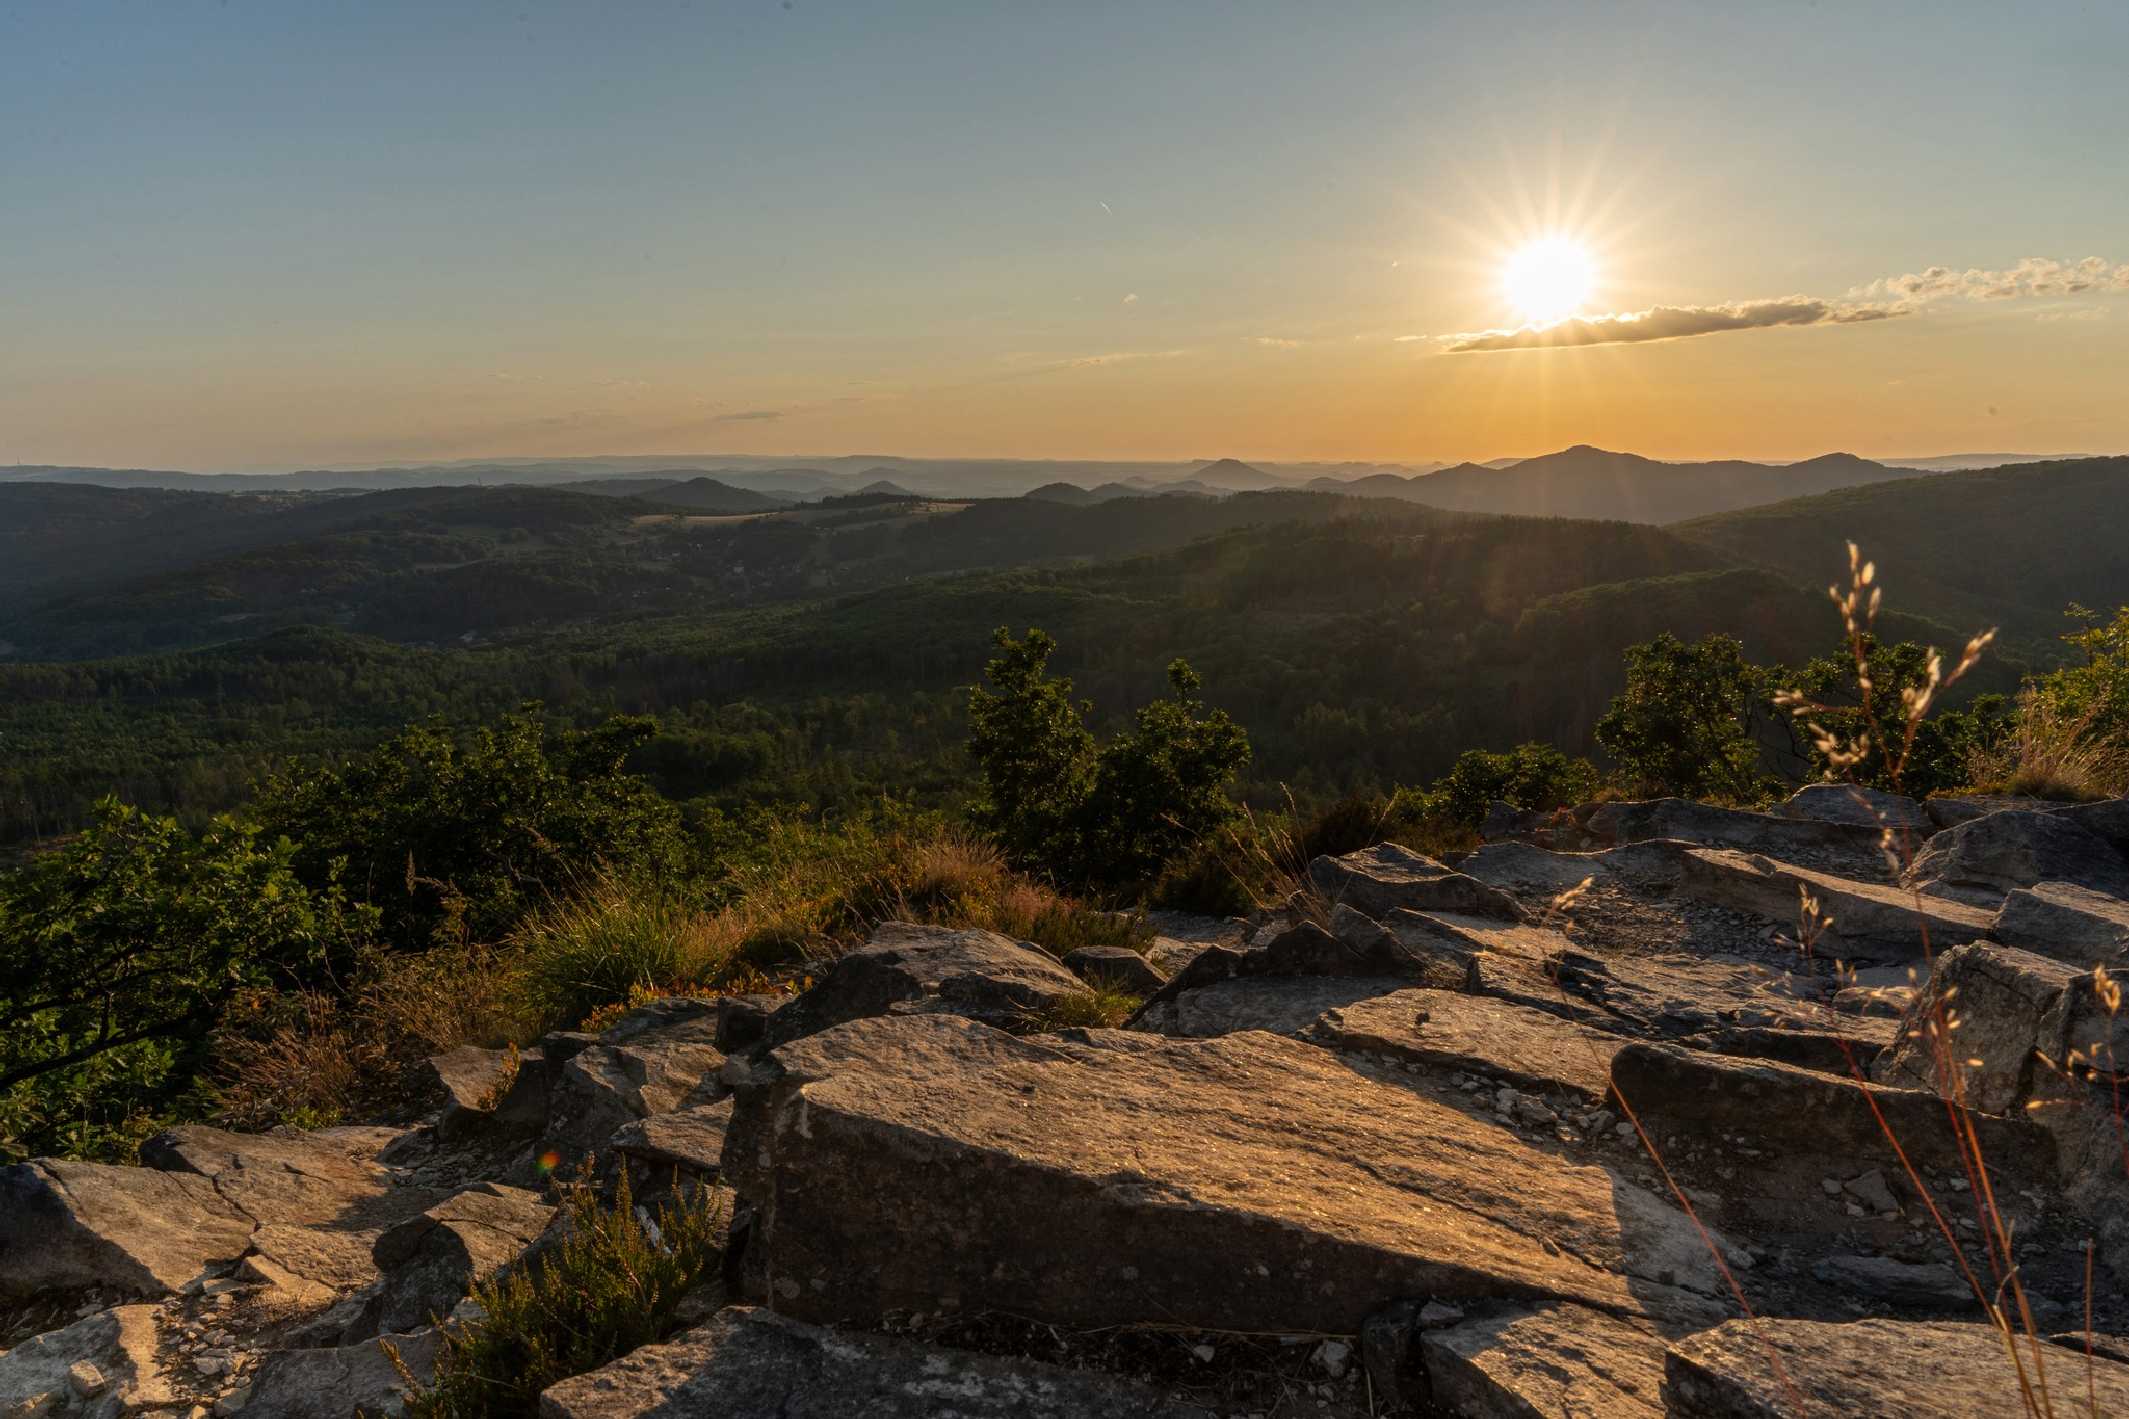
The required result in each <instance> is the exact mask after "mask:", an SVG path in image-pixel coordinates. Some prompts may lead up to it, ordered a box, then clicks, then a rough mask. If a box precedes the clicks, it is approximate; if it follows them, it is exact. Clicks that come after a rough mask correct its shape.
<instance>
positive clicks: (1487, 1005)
mask: <svg viewBox="0 0 2129 1419" xmlns="http://www.w3.org/2000/svg"><path fill="white" fill-rule="evenodd" d="M1310 1038H1312V1039H1315V1040H1318V1041H1320V1042H1322V1043H1323V1044H1326V1045H1328V1046H1330V1047H1331V1048H1333V1049H1339V1050H1353V1051H1367V1052H1371V1053H1376V1054H1382V1055H1388V1056H1390V1057H1391V1058H1394V1059H1397V1060H1401V1061H1407V1062H1410V1063H1414V1064H1419V1065H1423V1066H1425V1067H1427V1068H1429V1069H1438V1070H1449V1071H1460V1072H1468V1073H1472V1074H1479V1075H1484V1076H1485V1077H1487V1078H1489V1079H1497V1080H1499V1081H1501V1082H1502V1083H1504V1084H1507V1085H1511V1086H1513V1087H1514V1088H1516V1089H1521V1090H1528V1091H1532V1092H1535V1093H1539V1094H1545V1095H1559V1096H1569V1097H1572V1098H1573V1099H1574V1100H1576V1101H1577V1102H1580V1103H1582V1104H1584V1105H1589V1104H1596V1103H1601V1102H1602V1101H1603V1099H1604V1096H1605V1094H1606V1093H1608V1092H1609V1090H1610V1087H1611V1058H1612V1055H1613V1054H1615V1053H1616V1052H1617V1051H1618V1050H1619V1048H1620V1047H1621V1046H1622V1045H1624V1044H1625V1043H1626V1041H1625V1039H1624V1038H1622V1037H1620V1036H1618V1035H1611V1034H1606V1033H1604V1032H1602V1031H1599V1030H1595V1029H1591V1028H1589V1027H1586V1026H1582V1025H1577V1024H1575V1023H1573V1022H1571V1021H1568V1020H1563V1019H1561V1018H1560V1017H1559V1016H1557V1015H1550V1014H1547V1013H1545V1012H1543V1011H1539V1010H1530V1009H1526V1008H1524V1007H1522V1006H1519V1005H1514V1004H1511V1003H1509V1002H1507V1001H1503V1000H1488V999H1485V998H1484V997H1481V996H1476V995H1459V994H1457V993H1455V992H1453V991H1445V990H1399V991H1394V992H1392V993H1390V994H1388V995H1378V996H1374V997H1372V998H1370V999H1367V1000H1363V1001H1359V1002H1357V1003H1355V1004H1351V1005H1343V1006H1338V1007H1335V1008H1331V1009H1328V1010H1326V1011H1324V1012H1321V1014H1320V1018H1319V1019H1317V1020H1316V1022H1315V1023H1314V1024H1313V1025H1312V1026H1311V1027H1310Z"/></svg>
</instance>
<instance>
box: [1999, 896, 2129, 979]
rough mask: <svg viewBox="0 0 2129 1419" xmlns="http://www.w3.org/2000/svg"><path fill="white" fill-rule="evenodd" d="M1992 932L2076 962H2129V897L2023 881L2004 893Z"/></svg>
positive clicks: (2006, 940) (2010, 943) (2014, 943)
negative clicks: (2023, 882) (2126, 898)
mask: <svg viewBox="0 0 2129 1419" xmlns="http://www.w3.org/2000/svg"><path fill="white" fill-rule="evenodd" d="M1989 935H1990V936H1992V937H1994V938H1995V939H1996V940H1998V941H2001V942H2002V943H2003V944H2004V945H2006V946H2017V947H2021V948H2023V949H2025V950H2027V951H2032V952H2036V953H2037V954H2039V955H2042V956H2052V957H2054V958H2055V959H2056V960H2058V961H2067V962H2069V963H2070V964H2072V965H2075V966H2082V967H2086V968H2090V967H2092V966H2110V967H2111V966H2118V965H2121V964H2123V963H2125V962H2129V901H2125V900H2123V899H2122V898H2120V897H2115V896H2109V895H2108V894H2107V893H2105V892H2095V891H2093V890H2091V889H2090V888H2088V887H2078V886H2074V885H2072V884H2070V883H2067V882H2039V883H2035V884H2034V885H2033V886H2031V887H2020V888H2018V889H2017V890H2016V891H2014V892H2012V893H2011V894H2010V895H2009V896H2007V897H2005V898H2004V899H2003V909H2002V910H2001V911H1999V912H1997V913H1996V920H1995V922H1994V923H1993V924H1991V925H1990V927H1989Z"/></svg>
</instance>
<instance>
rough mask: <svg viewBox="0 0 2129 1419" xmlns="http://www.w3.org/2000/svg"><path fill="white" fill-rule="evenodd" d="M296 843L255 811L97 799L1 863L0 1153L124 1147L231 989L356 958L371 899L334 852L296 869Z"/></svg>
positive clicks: (190, 1057)
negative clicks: (175, 814)
mask: <svg viewBox="0 0 2129 1419" xmlns="http://www.w3.org/2000/svg"><path fill="white" fill-rule="evenodd" d="M294 856H295V849H294V848H293V847H292V846H291V845H290V844H288V843H287V842H285V841H280V842H270V841H268V840H267V839H266V838H265V836H264V835H263V834H262V833H261V831H260V830H259V829H258V828H256V827H250V826H246V825H244V824H240V823H237V822H233V821H231V820H229V819H226V818H223V819H217V820H215V821H214V822H213V823H212V824H210V825H209V827H208V828H207V830H206V831H205V832H204V833H202V834H201V835H199V836H198V837H195V836H193V835H192V834H190V833H188V832H186V831H185V830H184V829H183V828H181V827H179V826H178V825H177V823H176V822H174V821H172V820H170V819H165V818H153V817H149V816H147V815H146V814H143V813H141V812H139V811H138V810H137V809H134V808H130V807H128V806H126V805H124V804H122V803H119V802H117V801H116V800H114V799H105V800H104V801H103V802H101V803H100V804H98V806H97V810H96V820H95V822H94V823H93V824H92V825H91V826H90V827H89V828H88V830H87V831H85V832H83V833H82V834H81V835H80V836H79V837H78V838H76V839H75V840H74V841H72V842H70V843H69V844H67V845H66V846H65V847H63V848H61V849H60V850H59V851H57V852H54V853H51V854H49V855H47V856H45V857H42V858H39V859H36V860H35V861H33V862H31V863H30V865H29V866H27V867H25V868H23V869H21V870H19V871H17V872H15V873H13V874H11V875H10V876H8V877H7V878H5V879H4V880H0V941H4V942H5V943H6V949H5V950H0V1016H4V1017H5V1018H6V1019H7V1021H8V1022H9V1023H8V1028H7V1030H5V1031H4V1032H0V1155H9V1156H23V1155H26V1154H29V1153H37V1152H60V1153H69V1154H75V1155H87V1156H114V1155H115V1156H124V1155H125V1154H126V1153H128V1152H129V1151H130V1148H131V1146H132V1145H134V1144H137V1143H138V1141H139V1138H140V1137H141V1136H144V1134H145V1133H146V1132H148V1131H152V1129H153V1127H154V1122H153V1121H154V1120H155V1119H156V1118H157V1117H158V1116H159V1115H160V1114H161V1113H162V1112H163V1111H165V1110H168V1109H172V1108H175V1107H178V1106H179V1103H180V1100H181V1098H182V1097H183V1096H185V1095H186V1094H187V1093H188V1091H190V1090H192V1088H193V1085H194V1082H195V1079H196V1076H197V1075H198V1072H199V1069H200V1066H201V1064H202V1062H203V1055H204V1048H203V1047H204V1045H205V1042H206V1041H207V1039H208V1036H209V1033H210V1032H211V1031H212V1030H213V1028H214V1026H215V1023H216V1021H217V1020H218V1019H219V1018H220V1016H221V1014H222V1011H223V1009H224V1008H225V1006H226V1005H227V1004H228V1002H229V1001H230V999H231V998H232V997H233V996H235V995H236V994H237V993H238V992H240V991H244V990H247V989H262V988H269V987H284V986H289V985H300V984H301V983H303V982H305V981H307V980H311V979H315V978H318V977H320V976H322V975H323V974H324V973H325V972H326V971H327V970H328V969H329V968H331V967H334V966H337V965H341V964H344V963H346V962H349V961H351V960H352V959H353V958H354V955H355V952H356V950H357V948H358V946H359V944H360V942H361V941H362V940H363V939H364V937H365V936H366V935H367V934H368V932H369V931H370V930H371V928H372V927H373V926H374V916H373V914H371V913H369V912H367V911H365V910H363V909H360V908H356V907H353V906H350V905H349V904H348V902H347V901H346V900H345V899H344V898H343V897H342V895H341V894H340V892H339V890H338V887H337V886H336V885H334V884H333V882H332V875H331V872H330V871H329V870H328V871H327V872H326V873H325V874H324V885H323V887H322V888H321V889H319V890H312V889H311V888H310V887H307V886H305V885H304V883H303V882H301V881H299V880H298V878H297V876H296V873H295V870H294ZM196 1106H197V1105H194V1107H196Z"/></svg>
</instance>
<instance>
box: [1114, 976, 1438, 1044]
mask: <svg viewBox="0 0 2129 1419" xmlns="http://www.w3.org/2000/svg"><path fill="white" fill-rule="evenodd" d="M1404 985H1405V982H1404V981H1401V980H1397V979H1395V978H1386V977H1381V976H1260V977H1247V976H1245V977H1241V978H1238V979H1235V980H1223V981H1216V982H1214V983H1213V984H1211V985H1207V986H1200V987H1198V988H1197V989H1196V990H1186V991H1184V992H1183V993H1182V994H1180V995H1178V996H1177V997H1176V998H1175V1002H1174V1009H1173V1013H1172V1016H1169V1017H1149V1019H1148V1020H1147V1021H1146V1022H1144V1023H1142V1024H1141V1026H1140V1028H1142V1029H1155V1030H1156V1031H1157V1033H1160V1034H1165V1035H1177V1036H1181V1037H1183V1038H1187V1039H1210V1038H1211V1037H1213V1036H1215V1035H1232V1034H1236V1033H1238V1032H1239V1031H1243V1030H1268V1031H1270V1032H1271V1033H1272V1034H1275V1035H1298V1034H1301V1033H1302V1032H1303V1031H1305V1030H1307V1029H1308V1028H1309V1027H1310V1026H1311V1025H1314V1024H1315V1023H1316V1021H1317V1020H1318V1018H1320V1017H1321V1016H1322V1015H1323V1013H1324V1012H1325V1011H1326V1010H1336V1009H1337V1008H1338V1007H1340V1006H1345V1005H1351V1004H1353V1003H1354V1002H1355V1001H1361V1000H1367V999H1369V998H1371V997H1374V996H1379V995H1383V994H1386V993H1387V992H1390V991H1394V990H1400V989H1402V988H1403V987H1404ZM1156 1018H1158V1019H1159V1024H1158V1025H1156V1024H1155V1023H1154V1021H1155V1019H1156Z"/></svg>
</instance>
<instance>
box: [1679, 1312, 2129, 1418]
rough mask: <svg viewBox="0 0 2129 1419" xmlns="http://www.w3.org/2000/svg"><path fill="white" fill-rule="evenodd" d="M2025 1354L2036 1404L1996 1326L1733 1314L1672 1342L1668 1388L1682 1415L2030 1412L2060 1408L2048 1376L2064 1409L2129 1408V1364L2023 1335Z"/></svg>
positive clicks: (1936, 1415)
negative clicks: (2043, 1390) (2044, 1397)
mask: <svg viewBox="0 0 2129 1419" xmlns="http://www.w3.org/2000/svg"><path fill="white" fill-rule="evenodd" d="M2018 1356H2019V1360H2020V1361H2021V1362H2022V1363H2023V1365H2024V1370H2025V1374H2026V1378H2027V1380H2028V1382H2029V1383H2033V1385H2034V1388H2033V1401H2034V1403H2033V1405H2029V1404H2028V1403H2027V1402H2026V1399H2025V1397H2024V1396H2023V1395H2022V1393H2021V1391H2020V1389H2019V1372H2018V1369H2017V1368H2016V1367H2014V1365H2013V1364H2012V1360H2011V1352H2010V1347H2009V1345H2008V1344H2007V1343H2006V1342H2005V1340H2004V1337H2003V1335H2002V1333H2001V1332H1999V1331H1997V1330H1996V1329H1995V1328H1994V1327H1992V1326H1987V1325H1957V1324H1918V1323H1914V1322H1907V1321H1891V1320H1862V1321H1854V1322H1851V1323H1849V1324H1846V1325H1841V1324H1832V1323H1827V1322H1822V1321H1807V1320H1773V1319H1762V1320H1758V1321H1743V1320H1733V1321H1726V1322H1725V1323H1723V1324H1722V1325H1719V1326H1717V1327H1715V1328H1714V1329H1713V1330H1709V1331H1704V1332H1702V1333H1701V1334H1699V1335H1693V1336H1688V1337H1687V1338H1686V1339H1684V1340H1681V1341H1678V1342H1677V1343H1676V1344H1674V1345H1672V1346H1671V1352H1670V1355H1669V1357H1668V1358H1667V1360H1666V1361H1665V1365H1664V1388H1663V1392H1664V1398H1665V1399H1666V1400H1667V1401H1669V1409H1668V1411H1667V1412H1668V1413H1670V1414H1672V1415H1675V1416H1677V1419H1795V1416H1796V1415H1797V1413H1798V1407H1797V1401H1798V1400H1801V1401H1802V1412H1803V1413H1805V1414H1810V1415H1819V1414H1831V1415H1846V1416H1854V1419H1877V1416H1880V1415H1883V1416H1886V1419H1893V1416H1897V1417H1898V1419H2026V1416H2028V1415H2031V1414H2035V1413H2043V1414H2044V1413H2048V1412H2050V1409H2049V1408H2048V1407H2046V1406H2041V1401H2040V1388H2039V1384H2038V1383H2037V1382H2038V1381H2039V1380H2040V1379H2041V1377H2042V1376H2043V1375H2044V1376H2045V1382H2046V1386H2047V1394H2048V1396H2049V1397H2050V1398H2051V1399H2052V1400H2053V1406H2052V1412H2053V1413H2056V1414H2063V1415H2070V1414H2076V1415H2084V1414H2129V1365H2122V1364H2117V1363H2116V1362H2114V1361H2111V1360H2099V1359H2095V1360H2093V1361H2092V1362H2091V1364H2090V1367H2089V1369H2088V1367H2087V1363H2086V1360H2085V1357H2084V1356H2083V1355H2080V1354H2076V1353H2074V1352H2071V1351H2068V1350H2063V1349H2060V1348H2058V1347H2055V1346H2052V1345H2048V1344H2044V1343H2043V1344H2037V1345H2036V1344H2034V1343H2033V1342H2031V1341H2029V1340H2027V1339H2025V1338H2024V1337H2023V1336H2021V1337H2020V1338H2019V1340H2018ZM1777 1360H1778V1361H1779V1363H1780V1370H1779V1372H1777V1371H1776V1369H1775V1363H1776V1361H1777ZM2043 1365H2044V1366H2045V1368H2044V1369H2043V1368H2041V1367H2042V1366H2043ZM2088 1380H2089V1382H2090V1384H2091V1387H2092V1392H2091V1396H2090V1402H2089V1403H2088V1396H2087V1392H2086V1384H2087V1382H2088ZM2036 1406H2040V1407H2036Z"/></svg>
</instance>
